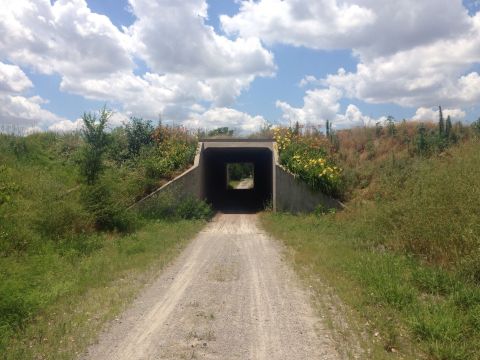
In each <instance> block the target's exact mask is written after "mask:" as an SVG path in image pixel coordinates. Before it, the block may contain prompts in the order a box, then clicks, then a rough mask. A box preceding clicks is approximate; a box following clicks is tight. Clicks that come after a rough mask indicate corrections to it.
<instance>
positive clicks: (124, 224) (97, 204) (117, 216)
mask: <svg viewBox="0 0 480 360" xmlns="http://www.w3.org/2000/svg"><path fill="white" fill-rule="evenodd" d="M81 199H82V202H83V204H84V207H85V209H86V210H87V211H88V212H89V213H90V214H91V215H92V217H93V219H94V222H95V227H96V228H97V229H98V230H117V231H120V232H128V231H132V230H133V229H134V228H135V218H134V216H133V214H130V213H129V212H128V211H127V210H125V209H124V207H123V206H121V204H115V203H114V202H113V200H112V195H111V190H110V187H109V186H108V185H107V184H105V183H104V182H98V183H96V184H93V185H86V186H84V187H83V188H82V190H81Z"/></svg>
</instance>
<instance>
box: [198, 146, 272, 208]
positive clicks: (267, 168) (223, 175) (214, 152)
mask: <svg viewBox="0 0 480 360" xmlns="http://www.w3.org/2000/svg"><path fill="white" fill-rule="evenodd" d="M203 155H204V158H203V159H204V166H203V169H204V181H203V184H204V194H205V197H206V200H207V201H208V202H209V203H210V204H212V206H213V207H214V208H215V209H216V210H220V211H224V212H245V211H247V212H255V211H259V210H261V209H264V208H265V206H266V205H267V204H269V203H271V201H272V191H273V189H272V187H273V167H272V165H273V154H272V151H271V150H270V149H267V148H209V149H206V150H205V151H204V154H203ZM232 163H251V164H253V168H254V170H253V188H251V189H232V188H229V186H228V184H227V177H228V176H227V165H228V164H232Z"/></svg>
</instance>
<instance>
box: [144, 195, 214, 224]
mask: <svg viewBox="0 0 480 360" xmlns="http://www.w3.org/2000/svg"><path fill="white" fill-rule="evenodd" d="M139 212H140V214H141V215H142V216H143V217H145V218H147V219H197V220H208V219H210V218H211V217H212V215H213V210H212V208H211V206H210V205H209V204H207V203H206V202H205V201H203V200H200V199H197V198H196V197H193V196H186V197H183V198H180V197H179V196H176V195H175V194H173V193H171V192H164V193H162V194H159V195H157V196H153V197H152V198H150V199H147V200H146V201H145V202H144V203H142V204H140V205H139Z"/></svg>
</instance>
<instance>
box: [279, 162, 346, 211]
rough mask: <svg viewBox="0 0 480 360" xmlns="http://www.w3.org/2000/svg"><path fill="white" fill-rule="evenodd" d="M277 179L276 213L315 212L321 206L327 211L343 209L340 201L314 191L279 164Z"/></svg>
mask: <svg viewBox="0 0 480 360" xmlns="http://www.w3.org/2000/svg"><path fill="white" fill-rule="evenodd" d="M275 178H276V179H275V180H276V188H275V195H276V196H275V200H276V211H287V212H292V213H306V212H311V211H314V210H315V209H316V208H317V207H318V206H319V205H322V206H323V207H324V208H326V209H331V208H334V209H340V208H342V207H343V205H342V203H341V202H340V201H338V200H335V199H334V198H331V197H330V196H327V195H325V194H322V193H321V192H316V191H313V190H312V189H311V188H310V187H309V186H308V185H307V184H305V183H304V182H302V181H301V180H299V179H297V178H295V176H294V175H292V174H290V173H289V172H287V171H286V170H284V169H283V168H282V167H281V166H280V165H278V164H277V165H276V166H275Z"/></svg>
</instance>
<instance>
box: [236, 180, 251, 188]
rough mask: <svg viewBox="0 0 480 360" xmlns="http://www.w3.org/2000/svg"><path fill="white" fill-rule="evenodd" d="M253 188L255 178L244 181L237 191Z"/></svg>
mask: <svg viewBox="0 0 480 360" xmlns="http://www.w3.org/2000/svg"><path fill="white" fill-rule="evenodd" d="M252 188H253V178H247V179H243V180H242V181H240V182H239V183H238V185H237V186H236V187H235V189H236V190H244V189H252Z"/></svg>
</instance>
